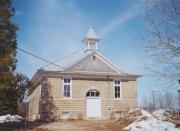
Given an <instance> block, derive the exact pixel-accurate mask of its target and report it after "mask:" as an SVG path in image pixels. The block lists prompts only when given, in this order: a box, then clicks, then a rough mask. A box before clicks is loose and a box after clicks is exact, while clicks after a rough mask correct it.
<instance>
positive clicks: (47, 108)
mask: <svg viewBox="0 0 180 131" xmlns="http://www.w3.org/2000/svg"><path fill="white" fill-rule="evenodd" d="M100 40H101V39H100V38H99V37H98V36H97V35H96V33H95V31H94V30H93V28H92V26H90V27H89V30H88V32H87V35H86V36H85V38H84V39H83V43H84V44H85V47H86V49H85V51H83V52H82V51H80V52H78V53H74V54H72V55H70V56H68V57H65V58H63V59H61V60H58V61H56V62H54V63H53V64H49V65H46V66H44V67H43V68H41V69H39V70H38V71H37V72H36V73H35V75H34V76H33V78H32V80H31V82H32V83H33V85H34V90H33V92H32V93H31V95H30V96H29V112H28V114H29V118H30V119H31V120H36V119H38V118H40V119H46V118H47V117H48V118H49V117H50V119H66V118H68V119H71V118H72V119H89V118H99V119H109V118H111V117H112V114H113V113H115V112H119V111H122V110H124V109H127V108H131V107H136V106H137V89H136V88H137V87H136V83H137V78H138V77H140V75H138V74H135V73H132V72H129V71H125V70H123V69H121V68H118V67H116V66H114V65H113V64H112V63H111V62H110V61H109V60H107V59H106V58H105V57H104V56H103V55H102V54H101V53H100V52H99V51H98V42H99V41H100Z"/></svg>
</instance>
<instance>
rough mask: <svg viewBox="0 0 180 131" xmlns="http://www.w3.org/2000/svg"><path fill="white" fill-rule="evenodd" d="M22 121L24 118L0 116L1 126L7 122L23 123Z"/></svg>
mask: <svg viewBox="0 0 180 131" xmlns="http://www.w3.org/2000/svg"><path fill="white" fill-rule="evenodd" d="M22 120H23V118H22V117H21V116H18V115H10V114H8V115H4V116H0V124H1V123H6V122H21V121H22Z"/></svg>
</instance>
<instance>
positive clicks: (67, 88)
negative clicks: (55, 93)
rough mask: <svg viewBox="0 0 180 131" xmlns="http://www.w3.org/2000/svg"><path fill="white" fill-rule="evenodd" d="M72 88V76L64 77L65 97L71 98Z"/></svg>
mask: <svg viewBox="0 0 180 131" xmlns="http://www.w3.org/2000/svg"><path fill="white" fill-rule="evenodd" d="M71 88H72V79H71V78H64V90H63V91H64V93H63V97H64V98H71V90H72V89H71Z"/></svg>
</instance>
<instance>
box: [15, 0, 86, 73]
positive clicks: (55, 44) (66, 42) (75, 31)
mask: <svg viewBox="0 0 180 131" xmlns="http://www.w3.org/2000/svg"><path fill="white" fill-rule="evenodd" d="M82 21H83V16H82V15H81V13H80V12H79V11H78V10H77V9H76V8H75V7H74V6H73V4H72V3H71V2H70V1H60V0H46V2H44V1H43V0H37V1H34V6H33V8H32V10H31V14H30V16H29V19H28V29H27V32H25V34H24V36H23V37H25V38H26V39H25V38H23V39H21V38H20V39H19V40H18V42H19V43H20V44H19V46H20V47H21V48H23V49H25V50H27V51H30V52H32V53H33V54H36V55H38V56H40V57H43V58H46V59H48V60H49V61H54V60H55V59H58V58H61V57H63V56H64V55H67V54H70V53H72V52H74V51H76V50H78V49H80V48H82V47H83V43H82V42H81V40H82V38H83V35H84V34H80V32H84V30H85V29H84V28H83V27H84V26H83V23H82ZM21 37H22V36H21ZM21 54H22V53H21V52H19V55H18V56H19V57H21V59H18V60H19V61H18V70H20V71H21V72H27V70H26V69H25V68H24V69H22V68H21V65H22V64H23V66H24V67H25V66H26V67H28V68H29V69H30V70H31V71H29V72H30V74H29V73H28V74H29V76H32V74H33V73H35V71H36V70H37V69H38V68H40V67H42V66H44V64H47V63H44V62H42V61H41V60H38V59H36V58H33V57H32V56H28V55H23V56H22V55H21ZM20 55H21V56H20Z"/></svg>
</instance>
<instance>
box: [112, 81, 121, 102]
mask: <svg viewBox="0 0 180 131" xmlns="http://www.w3.org/2000/svg"><path fill="white" fill-rule="evenodd" d="M115 81H119V82H120V84H116V83H115ZM121 83H122V81H121V80H119V79H115V80H113V90H114V91H113V92H114V99H115V100H120V99H122V86H121V85H122V84H121ZM116 86H119V88H120V90H119V91H120V97H118V98H116V97H115V93H116V89H115V87H116Z"/></svg>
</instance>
